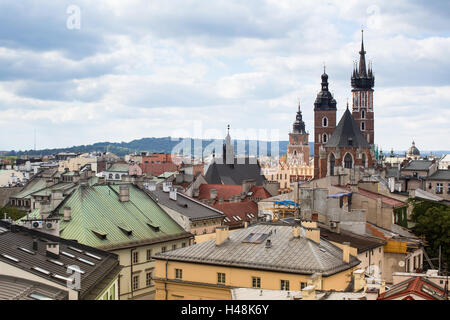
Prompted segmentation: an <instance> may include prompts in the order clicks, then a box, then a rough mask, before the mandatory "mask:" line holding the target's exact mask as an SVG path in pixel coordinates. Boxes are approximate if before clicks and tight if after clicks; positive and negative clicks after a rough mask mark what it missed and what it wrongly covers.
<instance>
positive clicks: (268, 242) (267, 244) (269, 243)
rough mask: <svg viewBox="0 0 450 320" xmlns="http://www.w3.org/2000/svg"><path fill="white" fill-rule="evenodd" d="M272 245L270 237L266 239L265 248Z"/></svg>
mask: <svg viewBox="0 0 450 320" xmlns="http://www.w3.org/2000/svg"><path fill="white" fill-rule="evenodd" d="M271 247H272V241H270V239H267V240H266V248H271Z"/></svg>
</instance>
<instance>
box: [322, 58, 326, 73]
mask: <svg viewBox="0 0 450 320" xmlns="http://www.w3.org/2000/svg"><path fill="white" fill-rule="evenodd" d="M326 67H327V66H326V64H325V61H324V62H323V73H326Z"/></svg>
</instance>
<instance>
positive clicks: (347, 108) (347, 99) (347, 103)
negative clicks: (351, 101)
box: [347, 98, 348, 110]
mask: <svg viewBox="0 0 450 320" xmlns="http://www.w3.org/2000/svg"><path fill="white" fill-rule="evenodd" d="M347 110H348V98H347Z"/></svg>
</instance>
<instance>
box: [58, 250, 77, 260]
mask: <svg viewBox="0 0 450 320" xmlns="http://www.w3.org/2000/svg"><path fill="white" fill-rule="evenodd" d="M61 254H63V255H65V256H66V257H69V258H72V259H73V258H75V256H74V255H73V254H71V253H68V252H66V251H61Z"/></svg>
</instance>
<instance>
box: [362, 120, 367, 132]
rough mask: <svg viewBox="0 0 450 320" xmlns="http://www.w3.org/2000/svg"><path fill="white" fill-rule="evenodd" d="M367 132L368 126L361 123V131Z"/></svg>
mask: <svg viewBox="0 0 450 320" xmlns="http://www.w3.org/2000/svg"><path fill="white" fill-rule="evenodd" d="M364 130H366V124H365V123H364V122H361V131H364Z"/></svg>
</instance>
